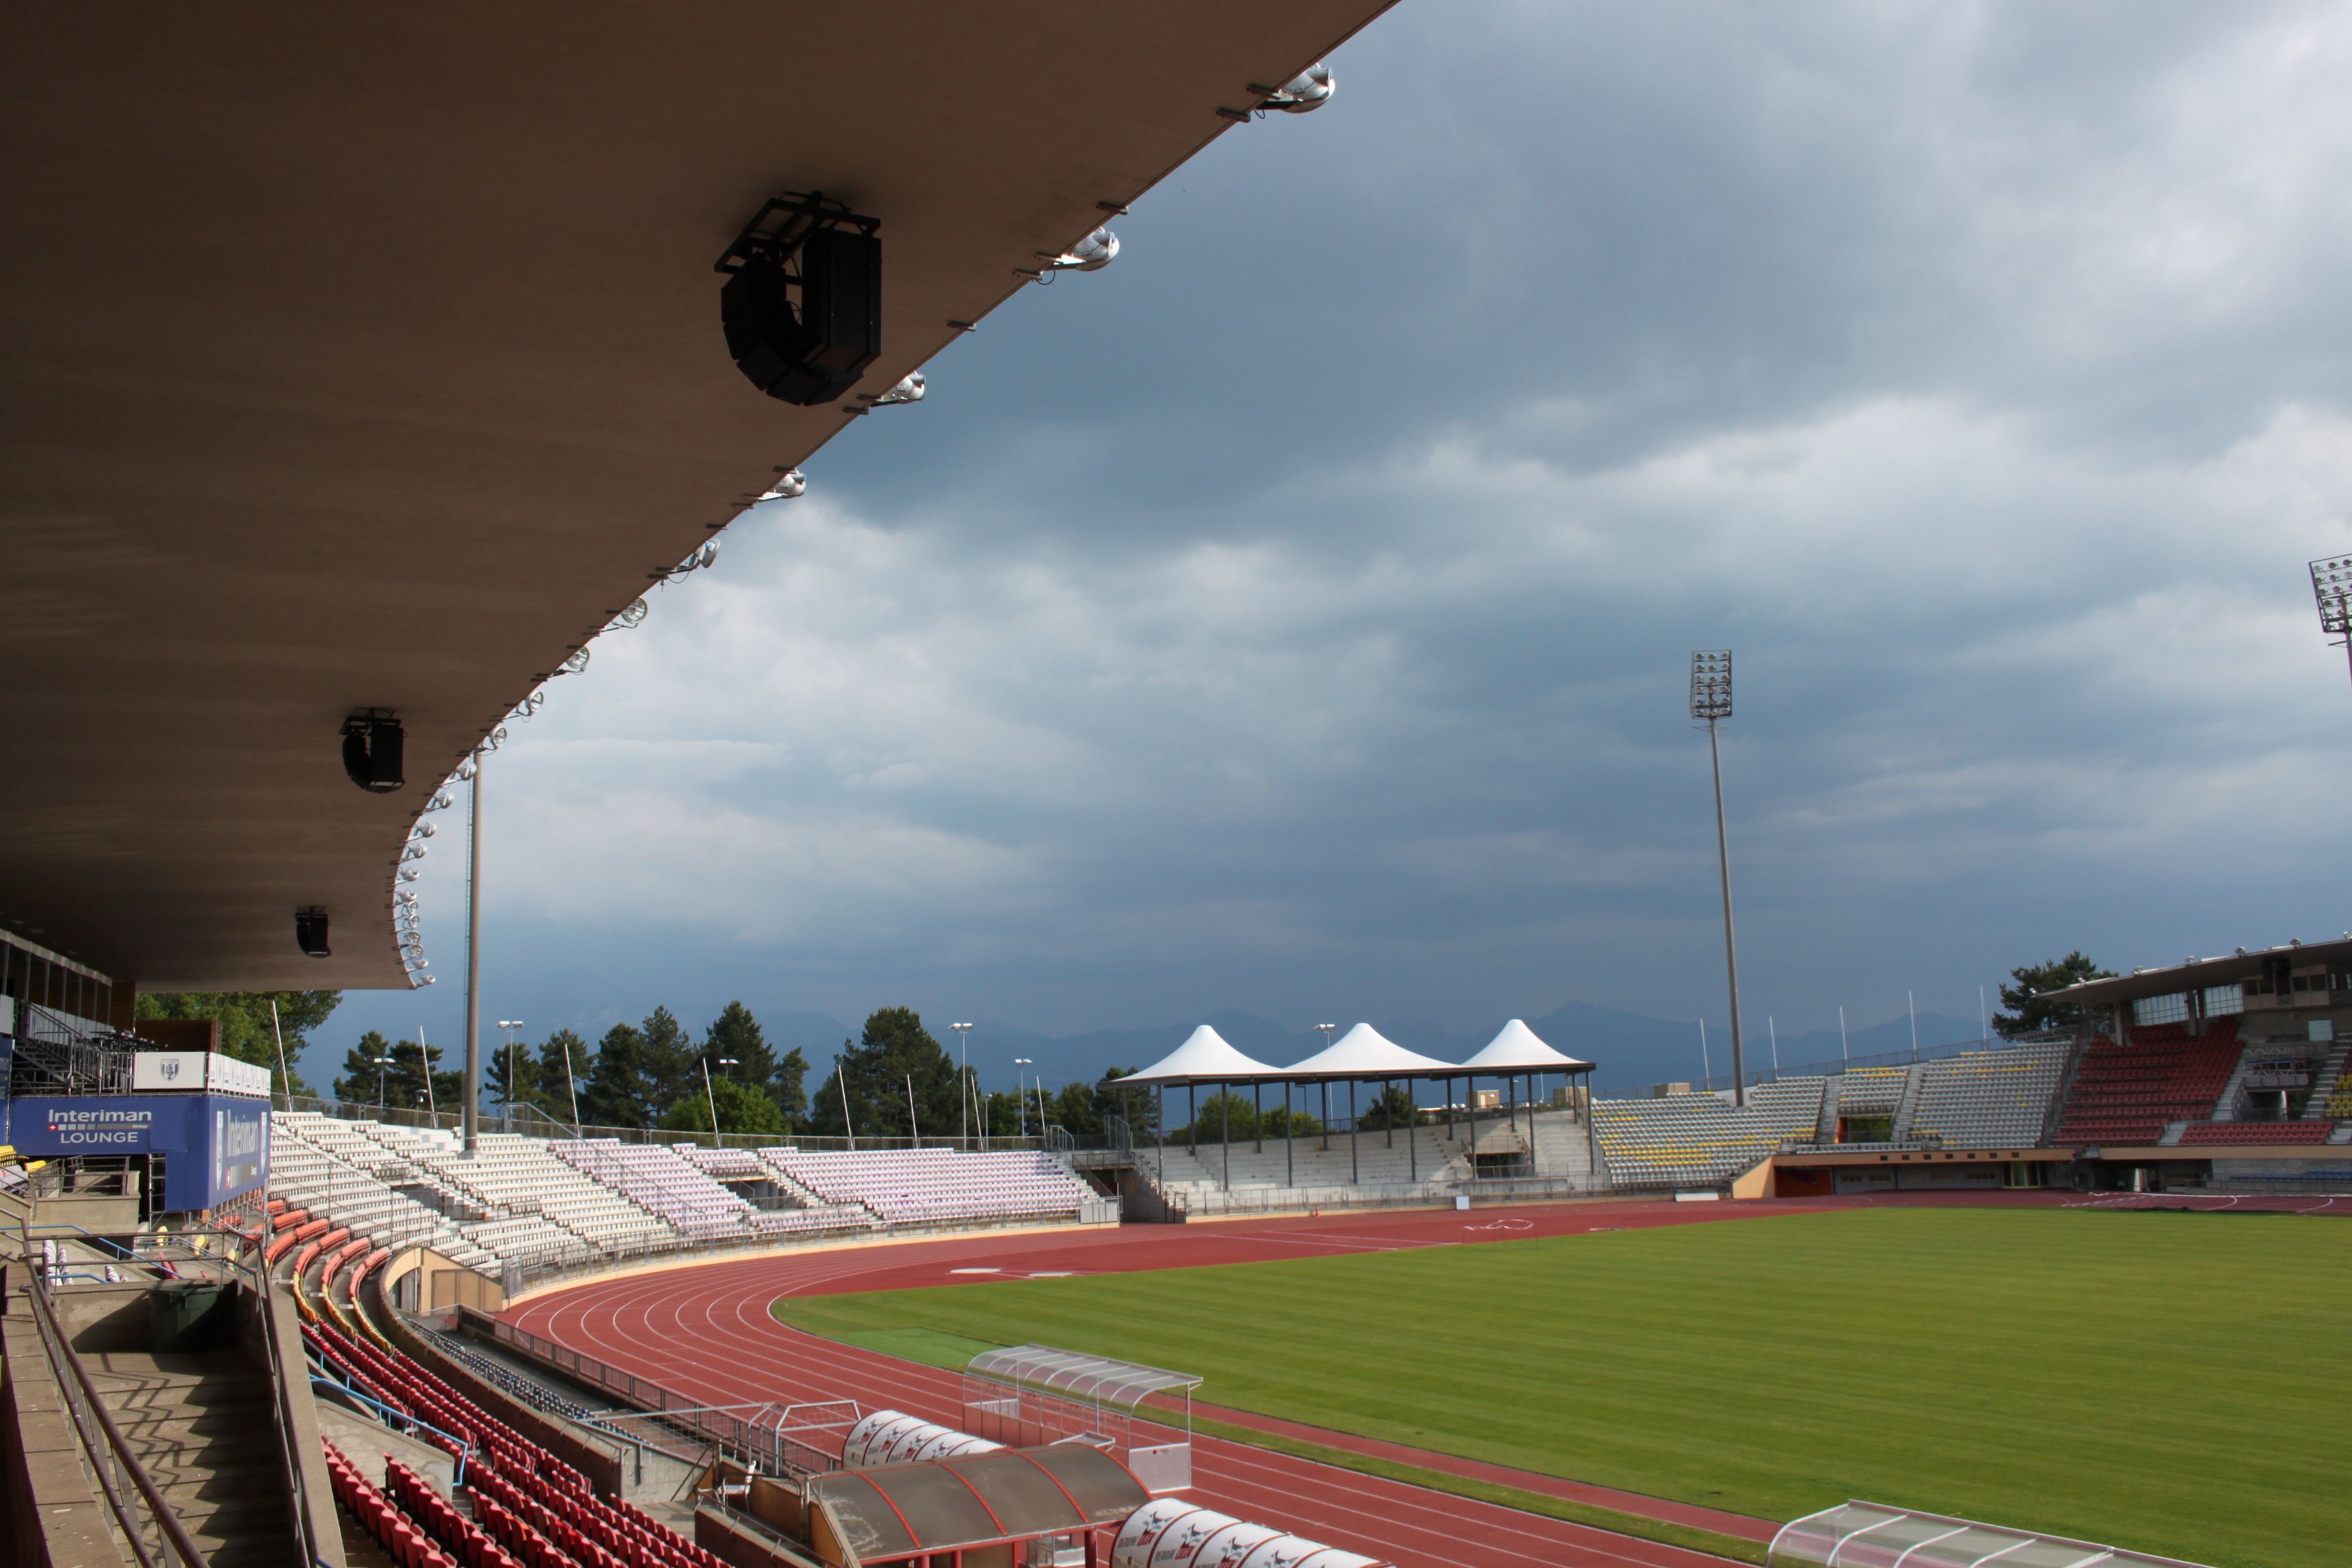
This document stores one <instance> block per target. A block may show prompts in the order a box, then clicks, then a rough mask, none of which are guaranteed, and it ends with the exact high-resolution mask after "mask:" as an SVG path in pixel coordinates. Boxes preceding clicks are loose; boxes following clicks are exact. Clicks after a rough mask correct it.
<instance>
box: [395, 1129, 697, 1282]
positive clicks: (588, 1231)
mask: <svg viewBox="0 0 2352 1568" xmlns="http://www.w3.org/2000/svg"><path fill="white" fill-rule="evenodd" d="M387 1131H397V1130H396V1129H388V1130H387ZM413 1157H414V1158H415V1160H416V1162H417V1163H419V1164H421V1165H424V1166H425V1167H426V1168H428V1169H430V1170H432V1171H434V1172H435V1173H437V1174H439V1175H440V1176H441V1178H442V1179H443V1180H445V1181H446V1182H448V1183H450V1184H452V1185H455V1186H457V1188H459V1189H460V1190H462V1191H464V1192H466V1193H467V1194H470V1195H472V1196H473V1197H475V1198H476V1199H478V1200H479V1201H480V1202H483V1203H485V1204H488V1205H493V1206H495V1207H497V1208H500V1209H503V1210H504V1211H505V1212H507V1213H508V1214H510V1215H512V1214H538V1215H541V1216H542V1217H544V1218H546V1219H549V1220H551V1221H553V1222H554V1223H555V1224H557V1225H559V1226H562V1227H563V1228H564V1229H566V1230H568V1231H570V1232H572V1234H573V1235H574V1236H577V1237H580V1238H581V1239H582V1240H583V1241H585V1242H588V1243H589V1244H590V1245H591V1246H593V1247H595V1248H596V1249H597V1250H599V1251H600V1252H604V1253H608V1254H621V1255H629V1254H634V1253H641V1252H654V1251H661V1250H665V1249H667V1248H669V1247H676V1246H677V1245H678V1243H679V1242H680V1240H681V1239H682V1233H681V1232H680V1231H679V1230H678V1228H677V1226H673V1225H671V1224H670V1223H669V1222H668V1221H667V1220H666V1219H664V1218H662V1217H661V1216H660V1215H656V1214H654V1213H652V1212H651V1211H650V1210H648V1209H646V1207H645V1206H644V1205H640V1204H638V1203H636V1202H635V1201H634V1200H632V1199H630V1198H629V1197H627V1196H626V1195H625V1194H621V1193H618V1192H615V1191H614V1189H613V1188H611V1187H609V1186H606V1185H605V1184H604V1183H602V1182H599V1181H597V1180H596V1179H595V1178H594V1177H593V1176H590V1175H588V1174H587V1173H584V1172H583V1171H581V1170H579V1169H577V1168H576V1167H574V1166H572V1165H570V1164H567V1163H565V1162H563V1161H562V1160H560V1159H558V1158H556V1157H555V1155H553V1154H552V1153H551V1152H548V1145H547V1144H546V1143H545V1142H542V1141H541V1140H540V1139H537V1138H526V1137H523V1136H521V1135H520V1134H519V1133H509V1132H485V1133H483V1134H481V1135H480V1136H479V1137H478V1138H477V1139H476V1140H475V1142H474V1152H473V1153H472V1154H470V1155H463V1154H457V1153H446V1152H437V1151H435V1152H427V1151H425V1150H424V1149H419V1150H417V1151H416V1152H415V1154H414V1156H413Z"/></svg>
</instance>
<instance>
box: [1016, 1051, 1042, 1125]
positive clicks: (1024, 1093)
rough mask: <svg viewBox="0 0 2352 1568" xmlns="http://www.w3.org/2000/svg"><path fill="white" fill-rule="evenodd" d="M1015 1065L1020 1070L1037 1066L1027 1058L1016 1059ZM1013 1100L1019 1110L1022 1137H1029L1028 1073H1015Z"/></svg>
mask: <svg viewBox="0 0 2352 1568" xmlns="http://www.w3.org/2000/svg"><path fill="white" fill-rule="evenodd" d="M1036 1065H1037V1064H1036V1063H1035V1062H1034V1061H1032V1060H1030V1059H1029V1058H1027V1057H1014V1058H1013V1067H1014V1068H1031V1067H1035V1066H1036ZM1013 1103H1014V1104H1015V1105H1016V1106H1017V1107H1018V1108H1019V1113H1020V1117H1021V1121H1020V1123H1019V1125H1020V1128H1021V1136H1022V1137H1024V1138H1026V1137H1028V1136H1029V1075H1028V1074H1027V1073H1024V1072H1019V1071H1015V1072H1014V1073H1013Z"/></svg>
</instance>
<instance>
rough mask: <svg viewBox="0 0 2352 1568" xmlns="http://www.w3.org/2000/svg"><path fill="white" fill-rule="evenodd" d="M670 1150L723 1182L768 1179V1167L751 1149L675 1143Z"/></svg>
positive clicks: (704, 1172) (705, 1173)
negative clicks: (704, 1147) (714, 1147)
mask: <svg viewBox="0 0 2352 1568" xmlns="http://www.w3.org/2000/svg"><path fill="white" fill-rule="evenodd" d="M670 1152H672V1153H674V1154H676V1155H677V1157H678V1158H679V1159H681V1160H684V1161H685V1162H686V1163H688V1164H689V1165H692V1166H693V1167H694V1168H695V1169H696V1170H698V1171H700V1172H701V1173H703V1174H704V1175H706V1176H715V1177H717V1178H718V1179H719V1180H720V1181H722V1182H762V1181H766V1180H767V1179H768V1167H767V1166H765V1165H762V1164H761V1163H760V1156H758V1155H757V1154H754V1153H752V1152H751V1151H750V1150H749V1149H702V1148H698V1147H696V1146H695V1145H694V1144H692V1143H673V1144H671V1145H670Z"/></svg>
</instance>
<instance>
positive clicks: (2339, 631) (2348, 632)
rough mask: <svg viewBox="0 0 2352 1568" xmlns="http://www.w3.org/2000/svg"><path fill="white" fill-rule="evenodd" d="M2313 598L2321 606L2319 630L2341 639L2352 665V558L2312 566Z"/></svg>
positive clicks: (2329, 558) (2330, 558) (2331, 559)
mask: <svg viewBox="0 0 2352 1568" xmlns="http://www.w3.org/2000/svg"><path fill="white" fill-rule="evenodd" d="M2311 596H2312V597H2313V598H2314V599H2315V600H2317V601H2318V603H2319V629H2320V631H2321V632H2322V633H2323V634H2325V635H2326V636H2328V637H2340V638H2342V639H2343V642H2344V657H2345V662H2346V663H2347V665H2352V555H2331V556H2326V557H2324V558H2323V559H2321V560H2317V561H2315V562H2313V563H2311Z"/></svg>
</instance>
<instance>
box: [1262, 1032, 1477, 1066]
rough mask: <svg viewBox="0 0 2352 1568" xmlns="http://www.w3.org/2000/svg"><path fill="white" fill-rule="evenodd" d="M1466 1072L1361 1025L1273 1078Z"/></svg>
mask: <svg viewBox="0 0 2352 1568" xmlns="http://www.w3.org/2000/svg"><path fill="white" fill-rule="evenodd" d="M1462 1070H1463V1069H1462V1068H1458V1067H1455V1066H1454V1064H1453V1063H1451V1062H1442V1061H1439V1060H1438V1059H1437V1058H1434V1057H1425V1056H1423V1055H1422V1054H1421V1053H1420V1052H1419V1051H1409V1050H1406V1049H1405V1048H1404V1047H1402V1046H1400V1045H1398V1044H1397V1043H1396V1042H1395V1041H1394V1040H1391V1039H1390V1038H1389V1037H1387V1036H1386V1035H1383V1034H1381V1032H1380V1031H1379V1030H1378V1029H1375V1028H1373V1027H1372V1026H1370V1024H1358V1025H1357V1026H1355V1027H1354V1028H1352V1029H1350V1030H1349V1031H1348V1032H1347V1033H1346V1034H1344V1035H1342V1036H1340V1037H1339V1038H1338V1039H1337V1040H1335V1041H1333V1042H1332V1043H1331V1044H1329V1045H1328V1046H1326V1047H1323V1048H1322V1049H1321V1050H1319V1051H1318V1052H1316V1053H1315V1054H1314V1055H1313V1056H1311V1057H1308V1058H1307V1059H1306V1060H1305V1061H1303V1062H1299V1063H1297V1064H1295V1065H1293V1066H1291V1067H1286V1068H1283V1069H1282V1070H1281V1071H1280V1072H1279V1073H1276V1074H1275V1075H1273V1076H1275V1077H1277V1078H1297V1079H1310V1080H1318V1079H1349V1078H1352V1079H1391V1078H1454V1077H1458V1076H1460V1074H1461V1072H1462Z"/></svg>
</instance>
